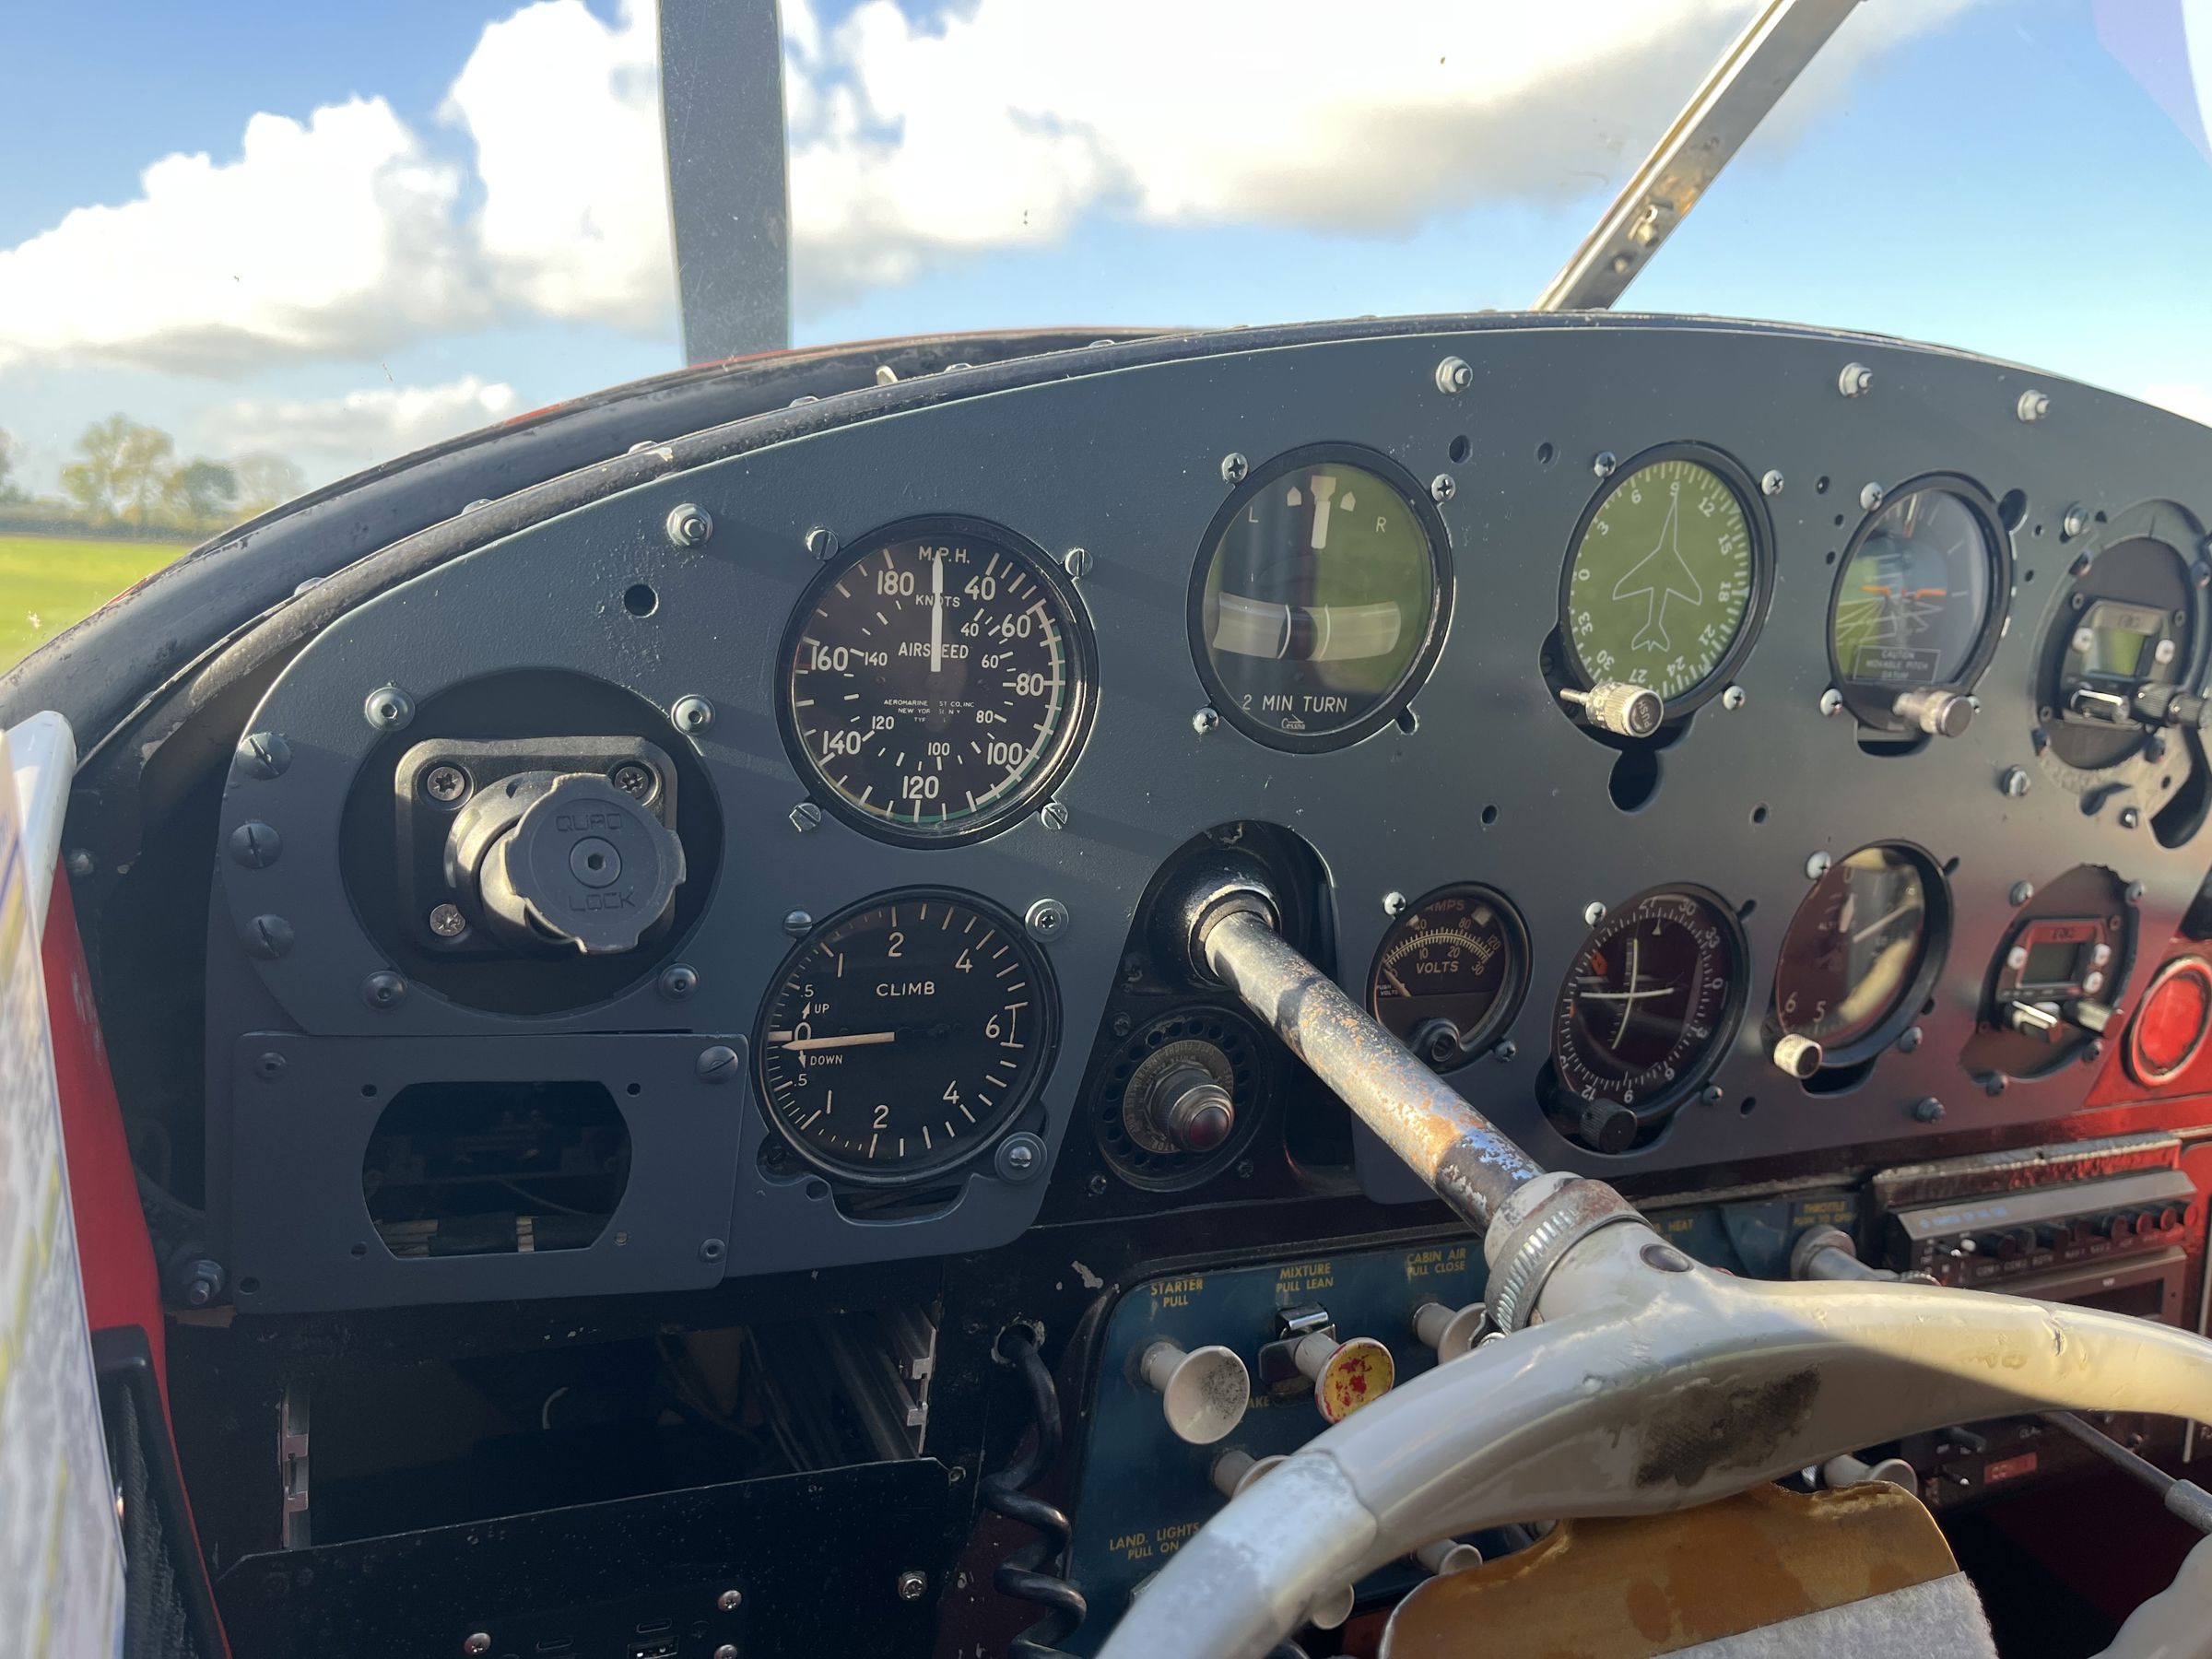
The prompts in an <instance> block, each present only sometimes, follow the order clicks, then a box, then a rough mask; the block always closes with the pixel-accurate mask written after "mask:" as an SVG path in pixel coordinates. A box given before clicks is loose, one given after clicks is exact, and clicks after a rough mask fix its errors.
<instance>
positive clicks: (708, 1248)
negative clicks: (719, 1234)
mask: <svg viewBox="0 0 2212 1659" xmlns="http://www.w3.org/2000/svg"><path fill="white" fill-rule="evenodd" d="M722 1252H723V1242H722V1241H721V1240H720V1239H701V1240H700V1241H699V1259H700V1261H702V1262H719V1261H721V1260H722Z"/></svg>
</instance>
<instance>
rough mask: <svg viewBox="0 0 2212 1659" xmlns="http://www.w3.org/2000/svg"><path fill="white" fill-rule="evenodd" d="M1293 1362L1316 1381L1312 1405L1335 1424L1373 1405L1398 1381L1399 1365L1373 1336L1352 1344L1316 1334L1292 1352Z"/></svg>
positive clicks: (1300, 1342)
mask: <svg viewBox="0 0 2212 1659" xmlns="http://www.w3.org/2000/svg"><path fill="white" fill-rule="evenodd" d="M1290 1358H1291V1360H1292V1362H1293V1363H1294V1364H1295V1365H1297V1367H1298V1369H1299V1370H1300V1371H1303V1372H1304V1373H1305V1374H1306V1375H1307V1376H1309V1377H1311V1378H1312V1380H1313V1404H1314V1406H1316V1407H1318V1408H1319V1410H1320V1412H1321V1415H1322V1416H1323V1417H1324V1418H1327V1419H1328V1420H1329V1421H1330V1422H1332V1423H1341V1422H1343V1421H1344V1419H1345V1418H1347V1417H1350V1416H1351V1415H1352V1413H1353V1412H1355V1411H1357V1410H1359V1407H1360V1406H1370V1405H1372V1404H1373V1403H1374V1402H1375V1401H1377V1400H1379V1399H1381V1398H1382V1396H1383V1395H1384V1394H1388V1393H1389V1392H1390V1390H1391V1385H1392V1384H1393V1383H1394V1382H1397V1380H1398V1362H1397V1361H1396V1360H1395V1359H1392V1358H1391V1353H1390V1349H1388V1348H1387V1347H1383V1346H1382V1344H1381V1343H1380V1342H1377V1341H1376V1340H1375V1339H1374V1338H1373V1337H1372V1336H1355V1337H1353V1338H1352V1339H1351V1340H1350V1341H1349V1342H1339V1341H1337V1340H1336V1338H1335V1337H1334V1336H1331V1335H1327V1334H1325V1333H1324V1332H1321V1331H1315V1332H1313V1333H1312V1335H1307V1336H1304V1337H1301V1338H1300V1341H1299V1344H1298V1347H1295V1348H1294V1349H1292V1350H1291V1355H1290Z"/></svg>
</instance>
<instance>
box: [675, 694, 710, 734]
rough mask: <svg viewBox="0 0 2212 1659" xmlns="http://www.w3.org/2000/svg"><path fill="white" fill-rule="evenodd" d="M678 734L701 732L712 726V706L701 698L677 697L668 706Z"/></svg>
mask: <svg viewBox="0 0 2212 1659" xmlns="http://www.w3.org/2000/svg"><path fill="white" fill-rule="evenodd" d="M668 718H669V719H670V720H673V721H674V722H676V729H677V731H679V732H703V731H705V730H706V729H707V728H708V727H709V726H711V725H712V724H714V705H713V704H712V703H711V702H709V701H708V700H706V699H705V698H703V697H679V698H677V700H676V701H674V702H673V703H671V704H669V706H668Z"/></svg>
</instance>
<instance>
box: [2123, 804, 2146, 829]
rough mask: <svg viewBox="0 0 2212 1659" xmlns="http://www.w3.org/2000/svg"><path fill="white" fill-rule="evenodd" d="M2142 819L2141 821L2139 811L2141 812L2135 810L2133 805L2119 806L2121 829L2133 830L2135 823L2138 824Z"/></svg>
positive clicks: (2141, 817)
mask: <svg viewBox="0 0 2212 1659" xmlns="http://www.w3.org/2000/svg"><path fill="white" fill-rule="evenodd" d="M2142 821H2143V815H2142V813H2141V812H2139V811H2137V810H2136V808H2135V807H2133V806H2123V807H2121V808H2120V828H2121V829H2123V830H2133V829H2134V828H2135V827H2136V825H2138V824H2140V823H2141V822H2142Z"/></svg>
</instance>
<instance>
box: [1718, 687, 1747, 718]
mask: <svg viewBox="0 0 2212 1659" xmlns="http://www.w3.org/2000/svg"><path fill="white" fill-rule="evenodd" d="M1744 702H1745V696H1744V688H1742V687H1741V686H1731V687H1729V688H1727V689H1726V690H1725V691H1724V692H1722V693H1721V707H1722V708H1724V709H1726V710H1727V711H1728V712H1730V713H1734V712H1735V711H1736V710H1738V709H1740V708H1742V707H1743V706H1744Z"/></svg>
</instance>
